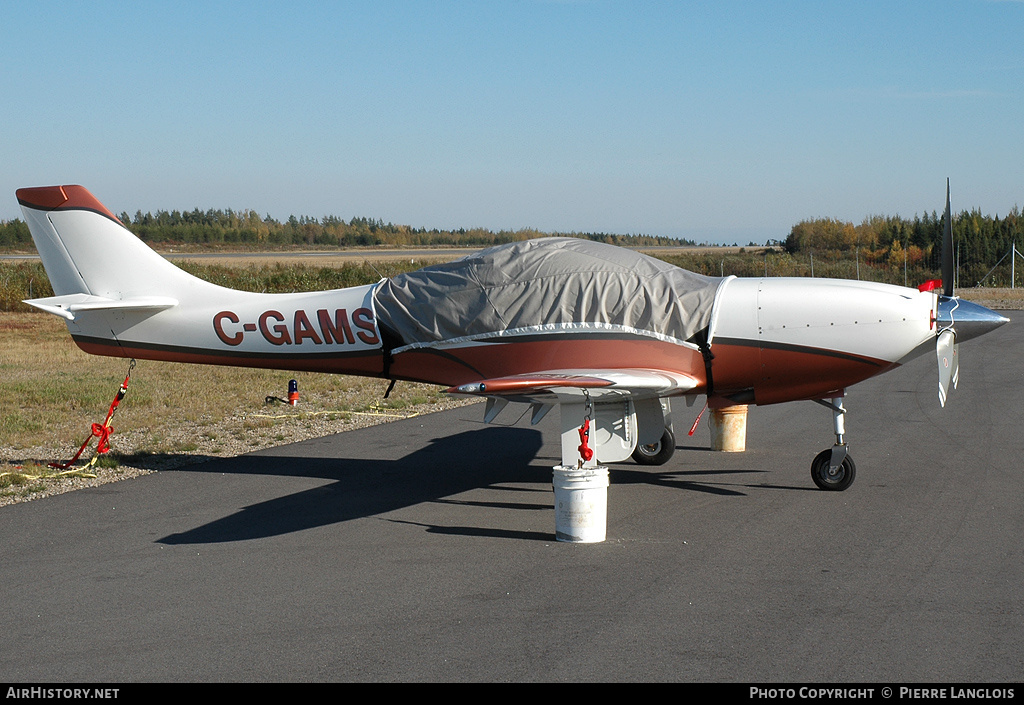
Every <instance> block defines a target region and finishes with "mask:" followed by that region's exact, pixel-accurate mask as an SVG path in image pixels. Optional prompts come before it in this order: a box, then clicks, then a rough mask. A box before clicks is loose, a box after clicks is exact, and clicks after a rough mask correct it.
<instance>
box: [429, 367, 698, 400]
mask: <svg viewBox="0 0 1024 705" xmlns="http://www.w3.org/2000/svg"><path fill="white" fill-rule="evenodd" d="M698 383H699V382H698V380H696V379H695V378H693V377H691V376H689V375H686V374H682V373H679V372H669V371H666V370H651V369H631V368H621V369H602V370H599V369H576V370H551V371H546V372H536V373H530V374H521V375H511V376H509V377H495V378H492V379H482V380H479V381H476V382H470V383H468V384H460V385H458V386H457V387H451V388H449V389H448V390H447V392H448V393H449V394H472V395H476V396H486V397H504V398H507V399H509V400H510V401H527V402H541V403H551V402H554V401H566V400H569V399H573V398H580V399H582V398H583V397H584V396H589V397H591V398H592V399H594V400H595V401H611V400H612V399H615V398H632V399H651V398H656V397H665V396H672V395H676V394H684V393H686V392H688V391H690V390H691V389H694V388H695V387H696V386H697V385H698ZM584 390H586V391H584Z"/></svg>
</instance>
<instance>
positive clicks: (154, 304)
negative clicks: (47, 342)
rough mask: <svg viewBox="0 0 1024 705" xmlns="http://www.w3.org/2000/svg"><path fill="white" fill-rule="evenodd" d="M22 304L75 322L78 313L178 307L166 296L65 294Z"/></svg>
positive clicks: (156, 309) (26, 301)
mask: <svg viewBox="0 0 1024 705" xmlns="http://www.w3.org/2000/svg"><path fill="white" fill-rule="evenodd" d="M24 303H26V304H28V305H29V306H35V307H36V308H38V309H42V310H43V311H46V312H47V313H52V314H54V315H55V316H60V317H61V318H66V319H67V320H69V321H73V320H75V314H76V313H78V312H79V311H109V310H119V311H154V312H156V311H162V310H163V309H167V308H171V307H173V306H177V305H178V301H177V300H176V299H172V298H169V297H166V296H135V297H132V298H128V299H108V298H106V297H103V296H92V295H90V294H65V295H64V296H50V297H47V298H45V299H26V300H25V301H24Z"/></svg>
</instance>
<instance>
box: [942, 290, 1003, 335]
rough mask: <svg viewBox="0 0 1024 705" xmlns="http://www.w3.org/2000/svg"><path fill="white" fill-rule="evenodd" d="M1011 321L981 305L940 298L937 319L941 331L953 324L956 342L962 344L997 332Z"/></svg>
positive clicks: (953, 298) (945, 297) (961, 300)
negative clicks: (991, 332)
mask: <svg viewBox="0 0 1024 705" xmlns="http://www.w3.org/2000/svg"><path fill="white" fill-rule="evenodd" d="M1009 322H1010V319H1009V318H1007V317H1006V316H1002V315H1000V314H998V313H996V312H995V311H993V310H991V309H987V308H985V307H984V306H981V305H980V304H976V303H972V302H970V301H964V300H963V299H959V298H956V297H950V296H940V297H939V315H938V317H937V319H936V323H937V324H938V327H939V329H940V330H941V329H942V328H944V327H946V326H948V325H950V324H952V325H953V329H954V330H955V331H956V341H957V342H958V343H962V342H963V341H965V340H970V339H971V338H977V337H978V336H979V335H985V333H988V332H989V331H992V330H995V329H996V328H998V327H999V326H1001V325H1003V324H1004V323H1009Z"/></svg>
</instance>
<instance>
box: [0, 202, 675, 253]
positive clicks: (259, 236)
mask: <svg viewBox="0 0 1024 705" xmlns="http://www.w3.org/2000/svg"><path fill="white" fill-rule="evenodd" d="M118 217H119V219H120V220H121V222H122V223H123V224H124V225H125V227H127V228H128V229H129V230H131V231H132V232H133V233H135V234H136V235H138V236H139V238H141V239H142V240H143V241H145V242H147V243H150V244H154V245H165V246H167V245H200V246H213V247H218V246H241V247H247V248H249V247H251V248H254V249H273V248H287V247H314V248H320V247H323V248H328V247H330V248H333V247H372V246H377V245H383V246H391V247H433V246H443V247H451V246H458V247H488V246H490V245H500V244H503V243H506V242H514V241H518V240H528V239H530V238H535V237H542V236H545V235H549V234H551V233H542V232H540V231H538V230H533V229H523V230H515V231H512V230H501V231H498V232H492V231H490V230H486V229H484V228H473V229H469V230H467V229H464V228H459V229H458V230H437V229H432V230H427V229H426V228H413V227H411V226H408V225H394V224H393V223H385V222H383V221H382V220H373V219H370V218H352V219H351V220H349V221H345V220H343V219H341V218H338V217H337V216H333V215H330V216H325V217H324V218H320V219H318V218H311V217H309V216H300V217H296V216H294V215H293V216H291V217H290V218H288V220H286V221H285V222H283V223H282V222H280V221H278V220H275V219H274V218H271V217H270V216H269V215H267V216H263V217H261V216H260V215H259V214H257V213H256V212H255V211H251V210H243V211H233V210H230V209H229V210H212V209H211V210H207V211H201V210H199V209H198V208H197V209H195V210H192V211H186V212H182V211H157V212H156V214H153V213H142V211H136V213H135V215H134V216H129V215H128V213H121V214H120V216H118ZM566 234H569V235H571V236H573V237H580V238H585V239H589V240H597V241H600V242H607V243H610V244H613V245H628V246H634V247H636V246H678V245H687V244H689V245H692V244H694V243H692V242H690V241H680V240H677V239H675V238H669V237H658V236H651V235H618V234H608V233H566ZM31 247H32V239H31V237H30V236H29V232H28V227H27V226H26V225H25V223H24V222H22V221H20V220H13V221H5V222H0V248H31Z"/></svg>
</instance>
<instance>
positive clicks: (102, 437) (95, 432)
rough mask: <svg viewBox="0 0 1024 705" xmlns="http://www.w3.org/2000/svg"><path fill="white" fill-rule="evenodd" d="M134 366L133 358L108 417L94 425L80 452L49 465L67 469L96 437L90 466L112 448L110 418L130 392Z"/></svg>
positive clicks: (108, 410) (108, 411)
mask: <svg viewBox="0 0 1024 705" xmlns="http://www.w3.org/2000/svg"><path fill="white" fill-rule="evenodd" d="M134 367H135V360H132V361H131V363H130V364H129V365H128V374H127V375H125V378H124V382H121V387H120V388H119V389H118V390H117V394H115V395H114V401H112V402H110V408H109V409H107V418H105V419H104V420H103V423H101V424H99V423H94V424H93V425H92V431H91V433H90V434H89V435H88V436H87V437H86V439H85V440H84V441H82V446H81V447H80V448H79V449H78V452H77V453H75V457H73V458H72V459H71V460H69V461H68V462H66V463H50V464H49V467H51V468H56V469H58V470H67V469H68V468H70V467H71V466H72V465H74V464H75V463H76V462H77V461H78V458H79V457H81V455H82V453H83V452H84V451H85V448H86V446H88V445H89V441H91V440H92V439H93V438H94V437H95V438H98V439H99V440H98V441H97V443H96V455H94V456H93V458H92V460H91V461H89V465H90V466H91V465H93V464H95V462H96V459H97V458H98V457H99V456H100V455H102V454H104V453H106V452H108V451H109V450H110V434H111V433H113V432H114V429H113V428H111V426H110V420H111V419H112V418H114V413H115V412H116V411H117V406H118V404H120V403H121V400H122V399H124V395H125V394H127V393H128V380H129V379H131V376H132V369H133V368H134Z"/></svg>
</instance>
